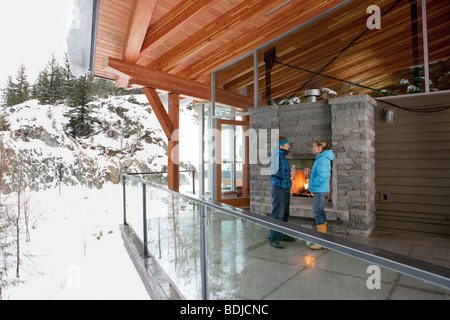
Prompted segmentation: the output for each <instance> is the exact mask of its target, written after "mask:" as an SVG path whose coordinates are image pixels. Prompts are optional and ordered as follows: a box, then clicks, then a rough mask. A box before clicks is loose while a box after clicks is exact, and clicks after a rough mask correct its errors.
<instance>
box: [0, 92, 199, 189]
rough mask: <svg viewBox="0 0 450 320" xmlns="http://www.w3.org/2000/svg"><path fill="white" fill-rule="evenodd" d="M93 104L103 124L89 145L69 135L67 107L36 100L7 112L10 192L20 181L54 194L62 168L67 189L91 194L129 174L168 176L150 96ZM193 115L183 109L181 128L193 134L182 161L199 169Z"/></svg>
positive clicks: (5, 135)
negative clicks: (87, 189)
mask: <svg viewBox="0 0 450 320" xmlns="http://www.w3.org/2000/svg"><path fill="white" fill-rule="evenodd" d="M132 102H134V103H132ZM92 104H94V105H95V106H96V107H97V108H96V109H94V110H95V113H94V116H95V117H97V118H98V119H99V121H100V123H99V124H96V127H94V133H93V134H91V135H90V136H89V137H88V138H84V139H80V138H75V137H73V136H71V135H70V134H68V128H67V123H68V119H67V118H66V117H64V114H65V113H67V111H68V110H69V108H68V107H67V106H65V105H57V106H48V105H39V104H38V101H37V100H31V101H27V102H25V103H22V104H19V105H16V106H14V107H7V108H4V109H3V110H2V113H1V114H2V115H5V119H6V120H7V121H8V123H9V125H10V130H9V131H4V132H2V136H3V149H5V152H4V154H5V156H4V158H3V169H4V170H3V171H4V172H3V186H2V188H3V190H4V192H6V193H9V192H11V191H12V190H14V189H17V183H18V182H17V181H18V177H19V176H20V175H21V176H22V177H23V181H24V183H25V185H26V186H27V187H28V188H29V189H31V190H39V189H46V188H52V187H54V186H56V185H57V184H58V176H59V175H58V167H59V166H61V172H62V182H63V184H65V185H80V184H81V185H85V186H88V187H90V188H92V187H97V188H101V186H102V185H103V184H104V183H105V182H106V181H111V182H113V183H118V182H119V181H120V174H121V172H122V171H124V170H128V171H129V172H143V171H166V168H165V166H166V165H167V156H166V153H167V139H166V137H165V136H164V133H163V132H162V130H161V127H160V125H159V123H158V120H157V119H156V116H155V115H154V113H153V112H152V111H151V108H150V106H149V105H148V101H147V100H146V97H145V96H144V95H142V96H141V95H137V96H134V97H130V96H119V97H112V98H108V99H101V100H98V101H95V102H93V103H92ZM184 105H186V103H184ZM193 115H194V112H193V111H191V110H187V109H186V108H184V107H183V106H182V108H181V114H180V128H182V127H183V126H186V128H187V130H186V129H185V130H186V131H185V132H184V133H183V135H182V136H181V137H180V153H181V158H180V160H181V161H182V162H183V163H191V164H193V165H195V166H196V165H197V163H198V160H197V159H198V152H193V151H194V150H195V148H197V146H196V142H197V141H198V138H197V135H198V129H197V128H198V127H197V126H195V125H193V119H192V117H193ZM183 142H185V143H183ZM192 142H194V144H195V145H192ZM186 143H188V144H189V145H186ZM193 148H194V149H193ZM183 149H184V150H189V151H188V152H183ZM183 156H184V158H183ZM13 168H15V170H13ZM19 169H20V171H21V172H20V173H19V172H18V170H19Z"/></svg>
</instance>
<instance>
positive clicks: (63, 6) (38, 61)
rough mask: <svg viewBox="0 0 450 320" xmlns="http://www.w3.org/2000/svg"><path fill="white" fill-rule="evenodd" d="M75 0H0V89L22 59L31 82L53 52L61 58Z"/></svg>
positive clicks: (13, 73)
mask: <svg viewBox="0 0 450 320" xmlns="http://www.w3.org/2000/svg"><path fill="white" fill-rule="evenodd" d="M73 2H74V0H14V1H5V0H0V43H1V45H0V57H1V59H0V89H3V88H4V87H5V85H6V81H7V78H8V76H9V75H11V76H12V77H13V79H15V76H16V73H17V70H18V69H19V68H20V65H21V64H22V63H23V64H24V66H25V68H26V73H27V75H28V81H29V82H30V84H33V83H34V82H35V80H36V78H37V76H38V73H39V72H40V71H42V70H43V69H44V68H45V65H46V64H47V62H48V61H49V60H50V58H51V56H52V54H55V57H56V58H57V59H58V61H60V62H62V59H63V57H64V52H65V51H67V44H66V34H67V30H68V27H69V26H70V22H71V20H72V19H71V16H72V7H73Z"/></svg>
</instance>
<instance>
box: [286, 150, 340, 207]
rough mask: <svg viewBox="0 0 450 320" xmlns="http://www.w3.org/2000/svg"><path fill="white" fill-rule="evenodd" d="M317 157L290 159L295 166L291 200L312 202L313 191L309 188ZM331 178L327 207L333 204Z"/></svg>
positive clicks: (299, 202) (298, 202)
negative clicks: (312, 169)
mask: <svg viewBox="0 0 450 320" xmlns="http://www.w3.org/2000/svg"><path fill="white" fill-rule="evenodd" d="M314 161H315V159H311V158H309V159H288V162H289V165H290V166H291V168H292V166H295V172H296V173H295V179H292V186H291V200H294V203H297V204H308V205H309V204H311V205H312V199H313V193H311V192H310V191H309V189H308V187H309V179H310V177H311V168H312V166H313V164H314ZM331 186H332V183H331V179H330V192H329V193H328V196H327V198H326V204H325V206H326V207H330V206H331Z"/></svg>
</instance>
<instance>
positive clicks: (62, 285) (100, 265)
mask: <svg viewBox="0 0 450 320" xmlns="http://www.w3.org/2000/svg"><path fill="white" fill-rule="evenodd" d="M146 102H147V101H146V98H145V96H134V97H129V96H123V97H112V98H108V99H102V100H98V101H96V102H93V103H94V104H95V105H96V106H97V107H98V108H97V109H96V111H97V113H96V115H95V116H96V117H97V118H98V119H99V120H100V121H99V124H98V125H97V126H96V127H95V128H94V133H93V134H92V135H91V136H90V137H88V138H85V139H80V138H75V137H73V136H71V135H70V134H68V130H67V128H66V127H65V126H66V124H67V121H68V119H67V118H65V117H64V116H63V115H64V113H66V112H67V110H68V107H67V106H65V105H57V106H45V105H44V106H43V105H39V104H38V102H37V101H36V100H31V101H27V102H25V103H22V104H20V105H16V106H14V107H7V108H4V109H2V110H1V114H0V115H1V116H4V120H6V121H7V122H8V123H9V130H8V131H2V132H1V136H2V142H3V143H2V144H0V146H1V151H2V152H1V156H2V189H3V191H6V192H3V193H2V194H1V201H0V248H1V250H0V300H2V299H6V300H17V299H33V300H34V299H148V294H147V292H146V290H145V288H144V286H143V284H142V281H141V279H140V278H139V276H138V274H137V272H136V270H135V268H134V266H133V263H132V262H131V259H130V258H129V256H128V254H127V252H126V250H125V247H124V245H123V242H122V239H121V236H120V231H119V225H120V224H121V223H122V221H123V212H122V205H123V203H122V186H121V185H120V184H118V183H119V181H120V173H121V172H122V170H125V169H127V170H129V171H130V172H131V171H134V172H136V171H165V166H166V165H167V156H166V153H167V139H166V138H165V136H164V134H163V132H162V130H161V129H160V125H159V123H158V121H157V119H156V117H155V115H154V114H153V113H152V112H151V110H150V107H149V106H148V105H146V104H145V103H146ZM163 102H164V101H163ZM186 104H187V102H185V103H183V104H182V105H181V108H180V109H181V111H180V129H181V130H182V132H183V134H182V135H181V136H180V160H181V161H182V162H183V163H191V164H193V165H196V164H197V163H198V160H197V159H198V126H197V125H196V122H195V121H194V119H193V117H194V116H195V112H194V111H192V110H188V109H187V108H186V107H185V105H186ZM60 165H61V168H62V188H61V191H60V190H59V188H58V179H57V177H58V167H59V166H60ZM19 185H21V186H22V187H21V192H20V193H19V192H11V191H17V188H18V186H19ZM136 201H140V199H137V200H136ZM19 210H20V212H19ZM2 245H3V246H2ZM17 257H19V259H17ZM19 260H20V262H19V263H18V261H19ZM17 266H19V268H18V267H17ZM19 274H20V275H19Z"/></svg>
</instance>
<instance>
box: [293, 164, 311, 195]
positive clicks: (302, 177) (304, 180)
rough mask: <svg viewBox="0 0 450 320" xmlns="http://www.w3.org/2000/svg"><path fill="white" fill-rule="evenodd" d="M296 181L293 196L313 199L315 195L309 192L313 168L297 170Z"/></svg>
mask: <svg viewBox="0 0 450 320" xmlns="http://www.w3.org/2000/svg"><path fill="white" fill-rule="evenodd" d="M295 172H296V173H295V179H293V180H292V188H291V190H292V196H293V197H300V198H312V197H313V194H312V193H311V192H310V191H309V190H308V187H309V178H310V176H311V168H303V169H301V170H297V169H296V170H295Z"/></svg>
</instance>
